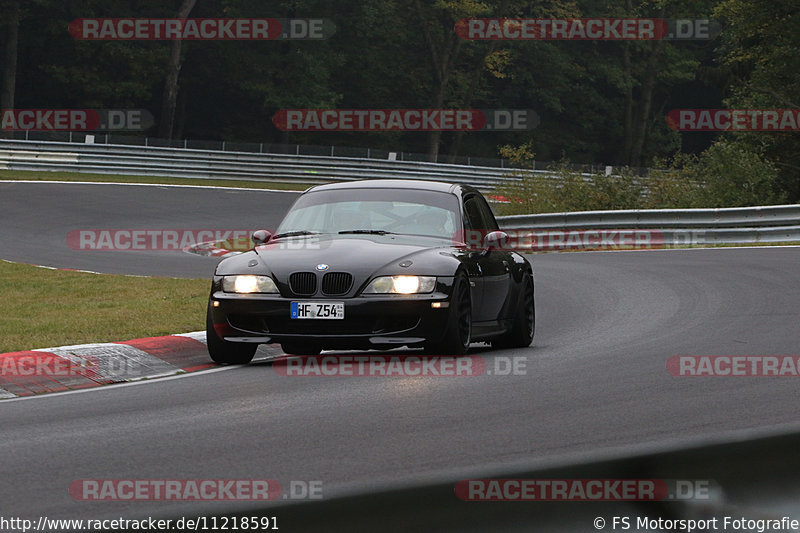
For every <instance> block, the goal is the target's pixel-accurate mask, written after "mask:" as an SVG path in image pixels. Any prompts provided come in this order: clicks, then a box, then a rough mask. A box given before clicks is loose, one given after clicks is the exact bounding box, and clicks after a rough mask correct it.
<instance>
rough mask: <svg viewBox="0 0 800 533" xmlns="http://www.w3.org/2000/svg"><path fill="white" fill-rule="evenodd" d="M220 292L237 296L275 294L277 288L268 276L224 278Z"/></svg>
mask: <svg viewBox="0 0 800 533" xmlns="http://www.w3.org/2000/svg"><path fill="white" fill-rule="evenodd" d="M222 290H223V291H225V292H237V293H239V294H252V293H254V292H258V293H277V292H278V287H277V286H276V285H275V282H274V281H272V278H271V277H269V276H225V277H224V278H222Z"/></svg>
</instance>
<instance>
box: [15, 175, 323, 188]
mask: <svg viewBox="0 0 800 533" xmlns="http://www.w3.org/2000/svg"><path fill="white" fill-rule="evenodd" d="M0 180H33V181H92V182H109V183H153V184H164V185H211V186H214V187H235V188H238V189H273V190H274V189H277V190H282V191H304V190H306V189H307V188H308V187H310V186H311V185H312V184H311V183H284V182H280V181H247V180H242V181H237V180H213V179H211V180H204V179H199V178H167V177H158V176H123V175H117V174H90V173H83V172H34V171H27V170H0Z"/></svg>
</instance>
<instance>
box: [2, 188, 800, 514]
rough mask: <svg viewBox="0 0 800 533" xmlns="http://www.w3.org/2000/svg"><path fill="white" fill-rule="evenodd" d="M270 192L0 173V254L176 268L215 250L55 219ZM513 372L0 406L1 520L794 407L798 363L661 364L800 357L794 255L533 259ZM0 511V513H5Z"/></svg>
mask: <svg viewBox="0 0 800 533" xmlns="http://www.w3.org/2000/svg"><path fill="white" fill-rule="evenodd" d="M293 198H294V196H293V195H290V194H287V193H252V192H250V191H246V192H244V191H243V192H227V191H218V190H213V189H186V190H182V189H159V188H153V187H130V188H126V189H124V190H123V192H122V193H120V187H114V186H79V185H63V186H62V185H42V184H38V185H23V184H7V183H3V182H0V212H1V213H2V214H1V215H0V216H2V221H1V224H0V228H1V229H0V238H1V239H2V242H3V246H2V248H0V249H1V250H2V251H1V252H0V258H3V259H9V260H15V261H22V262H29V263H38V264H48V265H50V266H61V267H67V268H85V269H89V270H101V271H107V272H119V273H133V274H156V275H166V276H179V275H184V276H187V277H195V276H204V275H208V274H210V272H211V270H212V269H213V264H214V262H215V261H216V260H213V259H208V258H200V257H196V256H191V255H189V254H184V253H181V252H173V253H170V252H159V253H141V255H140V253H138V252H137V253H133V252H127V253H126V252H119V253H110V252H80V251H73V250H70V249H69V247H67V246H66V244H64V234H65V233H66V231H68V230H70V229H76V228H82V227H84V226H86V227H90V228H97V227H105V226H108V227H112V228H113V227H130V228H138V227H146V228H159V227H167V228H175V227H194V225H197V227H202V228H207V227H217V226H219V227H221V228H227V227H232V228H237V227H240V226H242V225H244V226H249V225H255V226H257V227H260V226H264V227H268V228H269V227H270V226H273V227H274V225H275V223H277V221H278V219H279V218H280V214H281V213H282V212H283V211H285V210H286V209H287V208H288V204H289V201H290V200H291V199H293ZM531 257H532V259H533V264H534V271H535V279H536V307H537V333H536V339H535V341H534V344H533V346H532V347H530V348H526V349H517V350H502V351H500V350H497V351H487V350H486V349H485V348H483V347H482V345H475V347H474V349H473V352H474V353H475V354H476V355H479V356H481V357H483V358H484V359H485V361H486V363H487V365H488V366H489V367H490V368H492V367H493V365H494V364H495V363H494V361H498V360H500V358H503V357H518V358H524V361H525V365H526V366H525V373H524V374H523V375H514V376H501V375H482V376H479V377H462V378H438V377H404V378H398V377H393V378H374V377H362V378H357V377H350V378H344V377H287V376H283V375H280V374H279V373H278V372H276V370H275V369H274V368H273V366H272V365H270V364H264V363H254V364H251V365H249V366H246V367H237V368H231V369H227V370H224V371H217V372H210V373H198V374H194V375H192V376H188V377H183V378H180V379H172V380H163V381H159V380H156V381H153V382H149V383H144V384H137V385H134V386H122V387H108V388H101V389H95V390H93V391H92V392H86V393H79V394H65V395H51V396H47V397H41V398H32V399H24V400H12V401H7V402H3V403H0V428H1V429H0V432H1V433H2V438H1V439H0V456H2V457H3V459H2V471H1V472H0V477H1V478H2V479H3V483H2V488H0V502H2V506H3V509H7V510H13V513H14V515H17V516H30V517H32V518H33V517H37V516H40V515H46V516H48V517H69V518H89V517H92V518H95V517H114V516H120V515H122V516H125V517H144V516H147V515H162V516H178V515H181V514H183V515H190V514H203V513H207V512H217V513H222V512H227V511H230V510H234V509H241V508H242V507H247V506H242V505H240V504H231V503H225V502H222V503H213V504H212V503H207V502H206V503H193V502H185V503H174V502H82V501H76V500H75V499H73V498H72V497H71V496H70V494H69V492H68V487H69V485H70V484H71V483H72V482H73V481H75V480H78V479H263V478H267V479H276V480H278V481H280V482H281V484H282V485H288V484H289V482H290V481H292V480H319V481H322V482H323V487H324V492H323V494H324V497H325V498H330V497H334V496H337V495H340V494H345V493H350V492H361V491H365V492H368V491H371V490H375V489H376V488H377V487H381V488H385V487H392V486H400V485H402V484H405V483H411V482H418V481H420V480H427V479H443V478H447V477H452V478H453V479H462V478H465V477H467V476H468V475H469V473H470V472H476V471H480V472H485V471H486V470H487V469H492V468H496V469H497V470H498V471H503V469H504V468H510V465H518V464H522V463H524V464H526V465H528V466H531V465H535V464H536V463H537V462H542V463H544V462H547V461H549V460H554V459H556V458H569V457H572V456H585V455H586V454H589V455H591V454H598V453H604V452H607V451H611V450H616V451H619V450H624V449H626V448H634V447H636V446H639V445H642V444H658V443H673V442H677V441H681V440H686V441H690V440H697V439H713V438H721V437H723V436H724V435H726V434H728V433H729V432H731V431H737V430H743V429H754V430H755V429H766V428H772V427H777V426H780V425H783V424H790V423H793V422H796V421H797V407H796V405H797V397H798V392H800V379H799V378H789V377H787V378H745V377H737V378H734V377H731V378H721V377H715V378H678V377H673V376H671V375H670V374H669V373H668V372H667V370H666V362H667V360H668V359H669V358H670V357H672V356H675V355H800V354H798V351H800V350H798V348H799V345H800V343H798V339H799V338H800V269H799V268H798V264H800V249H799V248H749V249H732V248H730V249H711V250H669V251H637V252H619V253H562V254H538V255H535V256H531ZM6 514H8V513H6Z"/></svg>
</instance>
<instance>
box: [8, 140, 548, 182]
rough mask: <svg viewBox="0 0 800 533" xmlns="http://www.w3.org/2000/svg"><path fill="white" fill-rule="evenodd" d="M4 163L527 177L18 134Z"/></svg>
mask: <svg viewBox="0 0 800 533" xmlns="http://www.w3.org/2000/svg"><path fill="white" fill-rule="evenodd" d="M0 169H9V170H29V171H66V172H88V173H101V174H125V175H134V176H161V177H177V178H199V179H220V180H243V181H266V180H269V181H286V182H300V183H320V182H324V181H334V180H335V181H343V180H358V179H375V178H402V179H421V180H441V181H453V182H459V183H466V184H469V185H473V186H475V187H478V188H480V189H483V190H488V189H491V188H493V187H495V186H496V185H497V184H499V183H500V182H503V181H507V180H519V179H521V178H520V177H518V176H511V175H509V169H502V168H496V167H479V166H463V165H449V164H443V163H426V162H418V161H392V160H381V159H360V158H346V157H327V156H308V155H285V154H268V153H264V154H261V153H251V152H219V151H208V150H192V149H183V148H162V147H141V146H127V145H106V144H77V143H63V142H39V141H13V140H0ZM524 172H528V173H530V174H539V175H545V176H546V175H549V174H550V173H549V172H547V171H534V170H530V171H524Z"/></svg>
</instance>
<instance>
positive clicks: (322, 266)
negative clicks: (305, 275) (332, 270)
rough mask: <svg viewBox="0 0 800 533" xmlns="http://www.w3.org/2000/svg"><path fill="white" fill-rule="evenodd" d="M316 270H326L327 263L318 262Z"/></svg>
mask: <svg viewBox="0 0 800 533" xmlns="http://www.w3.org/2000/svg"><path fill="white" fill-rule="evenodd" d="M317 270H320V271H321V270H328V265H326V264H325V263H320V264H318V265H317Z"/></svg>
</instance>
